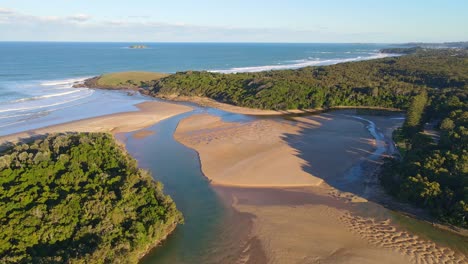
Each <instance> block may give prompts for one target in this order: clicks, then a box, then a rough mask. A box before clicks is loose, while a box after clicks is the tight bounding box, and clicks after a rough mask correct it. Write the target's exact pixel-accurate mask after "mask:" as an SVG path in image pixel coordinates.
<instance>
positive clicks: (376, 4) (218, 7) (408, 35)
mask: <svg viewBox="0 0 468 264" xmlns="http://www.w3.org/2000/svg"><path fill="white" fill-rule="evenodd" d="M467 14H468V1H467V0H445V1H444V0H426V1H422V0H391V1H390V0H381V1H379V0H373V1H371V0H354V1H353V0H348V1H346V0H326V1H325V0H321V1H316V0H309V1H306V0H288V1H286V0H283V1H278V0H270V1H265V0H249V1H245V0H238V1H221V0H218V1H214V0H197V1H188V0H182V1H176V0H172V1H167V0H165V1H157V0H132V1H128V0H125V1H122V0H112V1H111V0H0V41H2V40H27V41H30V40H32V41H34V40H40V41H47V40H49V41H131V42H135V41H139V42H140V41H141V42H150V41H156V42H157V41H169V42H179V41H180V42H386V43H389V42H410V41H425V42H443V41H468V15H467Z"/></svg>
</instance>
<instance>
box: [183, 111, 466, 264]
mask: <svg viewBox="0 0 468 264" xmlns="http://www.w3.org/2000/svg"><path fill="white" fill-rule="evenodd" d="M374 121H375V123H377V124H378V125H379V126H381V127H383V129H382V130H381V133H382V134H384V135H387V136H388V135H390V134H391V131H392V129H393V128H394V127H396V124H398V122H401V121H396V120H391V119H389V118H388V117H375V119H374ZM175 138H176V139H177V140H178V141H179V142H181V143H183V144H184V145H186V146H188V147H191V148H193V149H195V150H196V151H197V152H198V153H199V156H200V160H201V166H202V170H203V173H204V175H205V176H206V177H207V178H208V179H209V180H210V181H211V183H212V184H213V186H214V188H215V190H216V191H217V192H218V194H219V195H220V197H221V198H222V199H223V200H224V201H225V202H226V203H227V204H230V205H231V206H232V207H233V208H234V209H235V210H237V211H238V212H240V213H246V214H249V215H252V216H253V220H252V227H250V229H251V234H250V236H249V237H250V238H251V239H257V240H258V241H259V243H260V245H261V246H260V247H259V248H258V249H257V251H258V252H251V253H250V255H251V256H254V255H255V254H260V255H265V259H266V263H464V261H466V260H467V259H466V257H465V256H464V255H463V254H461V253H457V252H455V251H453V250H451V249H449V248H447V247H443V246H440V245H436V244H435V243H434V242H432V241H429V240H425V239H423V238H420V237H419V236H417V235H414V234H410V233H408V232H407V231H405V230H403V229H402V228H400V227H399V226H398V225H397V224H396V223H394V222H393V221H392V220H391V219H390V218H389V217H388V212H387V209H385V208H383V207H382V206H380V205H378V204H375V203H372V202H368V200H367V199H366V198H365V197H361V196H359V195H357V193H358V192H357V190H356V191H355V190H354V189H352V188H354V187H353V186H354V185H352V184H351V185H350V186H351V187H352V188H351V187H349V188H348V187H341V186H340V183H341V182H343V181H344V180H346V179H344V178H343V175H346V174H347V172H348V170H349V169H350V168H352V167H353V166H355V165H356V164H357V163H359V162H362V161H363V160H366V159H367V157H368V156H369V155H370V154H372V153H373V151H374V150H375V148H376V147H375V146H376V141H375V140H374V138H373V137H372V136H371V135H370V134H369V132H368V131H367V129H366V123H365V122H362V120H358V119H355V118H352V117H350V116H349V115H347V112H344V113H343V114H340V113H337V112H335V113H326V114H320V115H315V116H309V117H296V118H294V119H293V120H288V121H286V120H276V119H266V120H265V119H262V120H254V121H249V122H246V123H232V122H224V121H222V120H221V119H220V118H218V117H214V116H210V115H206V114H203V115H193V116H191V117H188V118H186V119H185V120H182V121H181V122H180V124H179V126H178V128H177V131H176V133H175ZM388 143H389V142H387V144H388ZM387 147H388V146H387ZM366 175H367V174H366ZM366 175H364V176H363V177H367V176H366ZM369 211H371V212H372V214H366V213H365V212H369ZM363 212H364V213H363ZM246 228H247V227H246Z"/></svg>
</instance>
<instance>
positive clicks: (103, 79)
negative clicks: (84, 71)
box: [84, 71, 169, 89]
mask: <svg viewBox="0 0 468 264" xmlns="http://www.w3.org/2000/svg"><path fill="white" fill-rule="evenodd" d="M168 75H169V74H165V73H157V72H139V71H130V72H115V73H106V74H103V75H101V76H98V77H94V78H90V79H87V80H86V81H85V83H84V86H86V87H90V88H104V89H139V88H149V87H150V86H152V85H154V82H155V81H157V80H159V79H161V78H164V77H167V76H168Z"/></svg>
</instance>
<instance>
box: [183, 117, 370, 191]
mask: <svg viewBox="0 0 468 264" xmlns="http://www.w3.org/2000/svg"><path fill="white" fill-rule="evenodd" d="M337 119H339V122H337ZM175 138H176V139H177V140H178V141H180V142H182V143H183V144H185V145H187V146H189V147H191V148H194V149H195V150H197V151H198V153H199V154H200V159H201V163H202V169H203V172H204V173H205V175H206V176H207V177H208V178H209V179H210V180H211V181H212V183H213V184H219V185H230V186H248V187H279V186H282V187H293V186H316V185H318V184H320V183H321V182H322V181H323V180H322V179H327V178H330V177H335V176H336V175H340V174H343V173H344V172H345V171H346V170H347V169H349V168H350V167H351V166H352V165H353V164H354V163H356V161H357V160H359V159H360V158H361V157H362V154H363V153H364V154H366V153H369V152H371V151H372V149H373V144H374V142H373V139H372V138H371V137H370V135H369V134H368V133H367V131H366V130H365V127H364V124H362V123H361V122H359V121H356V120H353V119H350V118H348V117H344V116H339V115H329V114H323V115H317V116H312V117H308V118H305V117H300V118H295V120H294V121H293V122H289V121H284V120H283V121H278V120H277V119H268V120H265V119H263V120H256V121H252V122H247V123H229V122H223V121H222V120H221V119H220V118H219V117H215V116H210V115H207V114H203V115H193V116H191V117H188V118H186V119H184V120H182V121H181V122H180V124H179V126H178V128H177V130H176V133H175Z"/></svg>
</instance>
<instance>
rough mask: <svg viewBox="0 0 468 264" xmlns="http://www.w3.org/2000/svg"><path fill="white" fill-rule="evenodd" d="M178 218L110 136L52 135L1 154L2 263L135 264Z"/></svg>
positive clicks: (166, 198) (166, 199) (167, 199)
mask: <svg viewBox="0 0 468 264" xmlns="http://www.w3.org/2000/svg"><path fill="white" fill-rule="evenodd" d="M181 221H182V215H181V213H180V212H179V211H177V209H176V206H175V204H174V202H173V201H172V199H171V198H170V197H169V196H166V195H164V194H163V192H162V185H161V183H157V182H154V181H153V180H152V178H151V176H150V175H149V174H148V172H146V171H143V170H140V169H138V168H137V164H136V161H135V160H134V159H132V158H130V157H129V156H128V155H127V154H126V153H125V152H124V151H123V150H122V147H121V146H119V145H117V144H116V143H115V142H114V140H113V138H112V136H111V135H108V134H102V133H78V134H54V135H50V136H48V137H47V138H44V139H38V140H36V141H34V142H32V143H28V144H25V143H18V144H16V145H13V146H11V147H9V148H8V149H7V150H5V151H4V152H3V153H2V155H1V156H0V226H1V228H0V263H135V262H137V261H138V259H139V257H141V256H142V255H143V254H144V253H145V252H146V251H147V250H148V249H150V248H151V247H152V246H154V245H155V244H156V243H158V242H159V241H161V240H162V239H164V238H165V237H166V236H167V235H168V233H170V232H171V231H172V230H173V229H174V228H175V226H176V225H177V224H178V223H180V222H181Z"/></svg>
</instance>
